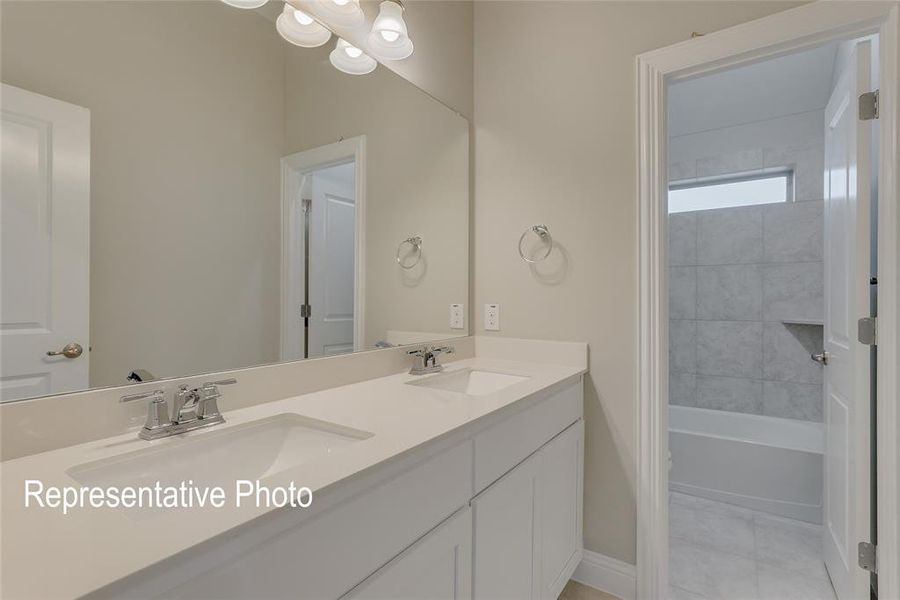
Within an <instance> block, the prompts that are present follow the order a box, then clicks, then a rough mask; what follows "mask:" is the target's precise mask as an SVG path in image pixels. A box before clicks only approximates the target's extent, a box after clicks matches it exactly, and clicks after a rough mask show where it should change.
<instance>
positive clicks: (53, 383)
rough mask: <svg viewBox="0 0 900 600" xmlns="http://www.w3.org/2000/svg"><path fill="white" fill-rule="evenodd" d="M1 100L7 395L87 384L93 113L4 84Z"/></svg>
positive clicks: (0, 286) (1, 388) (2, 345)
mask: <svg viewBox="0 0 900 600" xmlns="http://www.w3.org/2000/svg"><path fill="white" fill-rule="evenodd" d="M0 106H2V115H3V116H2V131H0V144H2V150H0V162H2V168H0V182H2V184H0V223H2V224H0V228H2V231H0V235H2V237H0V263H2V264H0V274H2V275H0V277H2V281H0V352H2V359H0V400H4V401H6V400H13V399H16V398H27V397H31V396H39V395H44V394H54V393H58V392H66V391H71V390H78V389H84V388H87V387H88V345H89V343H90V341H89V339H88V333H89V327H88V318H89V303H88V302H89V293H90V289H89V285H90V282H89V274H90V238H89V233H90V112H89V111H88V110H87V109H85V108H82V107H80V106H75V105H74V104H69V103H67V102H61V101H59V100H55V99H53V98H48V97H46V96H41V95H39V94H34V93H32V92H28V91H25V90H22V89H19V88H16V87H13V86H10V85H6V84H4V85H3V88H2V96H0ZM68 344H77V345H78V347H80V348H82V352H81V353H80V355H78V356H74V355H75V354H78V352H77V348H78V347H76V346H71V347H70V348H71V351H70V352H69V353H68V354H70V355H71V356H72V357H67V356H64V355H62V354H59V355H56V356H48V355H47V352H48V351H60V350H62V349H63V348H64V347H65V346H66V345H68Z"/></svg>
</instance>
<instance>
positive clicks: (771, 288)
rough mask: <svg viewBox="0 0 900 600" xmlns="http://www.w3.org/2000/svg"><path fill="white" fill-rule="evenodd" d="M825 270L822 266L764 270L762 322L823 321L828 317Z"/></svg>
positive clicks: (786, 265) (780, 267) (799, 265)
mask: <svg viewBox="0 0 900 600" xmlns="http://www.w3.org/2000/svg"><path fill="white" fill-rule="evenodd" d="M823 269H824V268H823V266H822V263H820V262H813V263H788V264H782V265H765V266H763V267H762V272H763V319H764V320H766V321H781V320H783V319H810V320H819V321H821V320H822V318H823V315H824V313H825V308H824V304H825V288H824V283H823V278H824V275H825V273H824V270H823Z"/></svg>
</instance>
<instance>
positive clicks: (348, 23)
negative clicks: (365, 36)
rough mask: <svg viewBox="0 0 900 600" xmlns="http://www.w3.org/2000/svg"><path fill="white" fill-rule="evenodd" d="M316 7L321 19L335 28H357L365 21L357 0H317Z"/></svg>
mask: <svg viewBox="0 0 900 600" xmlns="http://www.w3.org/2000/svg"><path fill="white" fill-rule="evenodd" d="M317 6H318V9H319V10H318V13H319V15H320V16H321V17H322V19H323V20H324V21H325V22H326V23H328V24H329V25H334V26H335V27H347V28H352V27H359V26H360V25H362V24H363V22H364V21H365V20H366V15H365V13H363V10H362V8H360V7H359V0H319V2H318V5H317Z"/></svg>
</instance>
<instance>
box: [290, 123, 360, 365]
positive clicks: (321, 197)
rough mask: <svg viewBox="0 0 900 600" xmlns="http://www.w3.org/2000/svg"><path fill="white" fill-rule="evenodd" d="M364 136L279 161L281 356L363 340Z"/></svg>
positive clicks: (328, 351) (310, 354)
mask: <svg viewBox="0 0 900 600" xmlns="http://www.w3.org/2000/svg"><path fill="white" fill-rule="evenodd" d="M364 148H365V140H364V138H361V137H360V138H353V139H350V140H342V141H340V142H337V143H336V144H329V145H328V146H322V147H319V148H314V149H312V150H308V151H304V152H299V153H297V154H292V155H290V156H288V157H285V158H284V159H283V160H282V180H283V198H282V263H283V267H282V325H281V359H282V360H292V359H302V358H314V357H320V356H332V355H336V354H343V353H347V352H353V351H354V350H360V349H361V348H362V344H363V331H364V324H363V297H364V296H363V294H364V291H363V288H364V281H363V279H364V278H363V276H362V274H363V273H364V264H363V245H364V231H365V221H364V219H365V210H364V207H365V204H364V203H365V192H364V187H363V181H362V180H363V179H364V174H365V172H364V166H363V165H364Z"/></svg>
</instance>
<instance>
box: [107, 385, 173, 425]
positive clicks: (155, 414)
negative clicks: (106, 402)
mask: <svg viewBox="0 0 900 600" xmlns="http://www.w3.org/2000/svg"><path fill="white" fill-rule="evenodd" d="M146 398H150V404H148V405H147V419H146V420H145V421H144V429H145V430H148V431H149V430H152V429H158V428H160V427H165V426H166V425H169V424H170V423H171V421H170V420H169V405H168V404H167V403H166V395H165V393H164V392H163V391H162V390H153V391H150V392H143V393H140V394H129V395H127V396H122V397H121V398H119V402H133V401H134V400H144V399H146Z"/></svg>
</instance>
